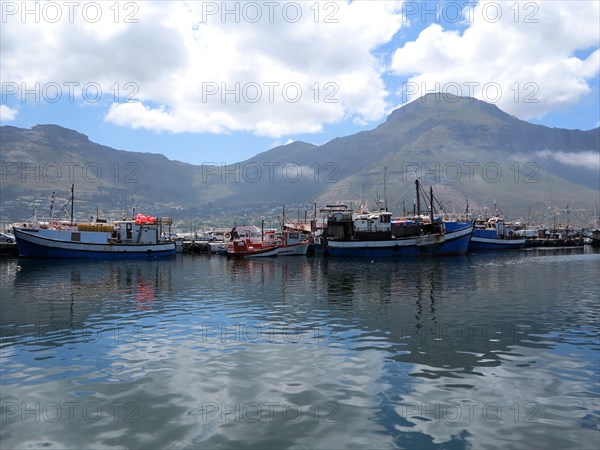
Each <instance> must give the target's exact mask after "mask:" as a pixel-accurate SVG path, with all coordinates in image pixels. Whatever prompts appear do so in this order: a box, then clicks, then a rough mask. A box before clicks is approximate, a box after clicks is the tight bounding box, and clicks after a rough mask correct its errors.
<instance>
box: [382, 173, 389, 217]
mask: <svg viewBox="0 0 600 450" xmlns="http://www.w3.org/2000/svg"><path fill="white" fill-rule="evenodd" d="M386 184H387V166H383V204H384V206H385V210H386V211H387V210H388V204H387V188H386Z"/></svg>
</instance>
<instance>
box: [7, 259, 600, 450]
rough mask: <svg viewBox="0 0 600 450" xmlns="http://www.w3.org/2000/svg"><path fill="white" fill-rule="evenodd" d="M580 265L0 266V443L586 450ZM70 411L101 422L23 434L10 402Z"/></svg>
mask: <svg viewBox="0 0 600 450" xmlns="http://www.w3.org/2000/svg"><path fill="white" fill-rule="evenodd" d="M15 261H16V260H15ZM17 265H21V269H20V270H18V269H17ZM599 269H600V258H599V257H598V254H596V253H585V252H583V253H574V254H569V253H564V252H557V253H551V252H545V253H544V252H531V253H522V252H521V253H518V254H511V255H501V256H494V257H489V256H482V255H468V256H465V257H460V258H434V259H431V260H409V261H406V262H389V261H387V262H373V263H371V262H370V261H361V260H356V261H339V260H335V259H323V258H281V259H265V260H249V261H244V260H227V259H225V258H217V257H212V258H211V257H178V258H176V259H175V260H173V261H156V262H139V263H131V262H128V263H118V262H114V263H100V264H98V263H85V264H47V263H38V262H32V261H27V262H25V261H18V264H17V263H16V262H14V261H12V260H7V261H5V262H3V263H0V277H1V281H2V285H1V288H0V289H1V291H0V293H1V294H2V295H1V303H0V312H1V314H0V321H1V322H0V323H1V325H2V340H1V349H2V353H1V357H2V366H1V368H0V371H1V372H0V373H1V375H2V402H3V404H5V405H9V409H8V410H7V409H6V408H5V409H4V410H3V414H4V416H3V418H4V419H6V421H5V426H3V427H2V438H3V442H6V443H7V445H9V446H10V445H12V446H15V445H16V444H19V445H20V446H23V445H32V446H40V445H43V446H49V445H56V446H88V447H90V446H91V447H101V446H115V445H122V446H125V447H133V448H140V447H161V448H162V447H177V448H178V447H187V448H206V447H211V448H213V447H228V448H230V447H236V448H237V447H254V448H256V447H261V448H267V447H278V448H281V447H294V446H303V447H307V448H330V447H344V446H354V447H356V446H358V447H364V448H367V447H388V448H389V447H401V448H468V447H476V448H480V447H486V446H491V447H498V446H503V447H507V448H511V447H512V448H519V447H523V445H524V443H526V444H527V445H528V446H529V444H530V443H531V442H539V445H540V446H544V447H548V446H554V444H560V446H563V447H586V446H590V444H595V443H596V442H597V438H598V431H599V430H598V418H599V412H598V411H599V410H600V408H599V407H598V393H597V380H598V376H599V369H598V366H597V358H598V350H599V348H598V344H597V343H598V338H599V337H600V329H599V327H598V322H597V318H598V316H597V310H598V306H600V305H599V304H598V303H599V301H598V297H599V296H600V292H599V287H598V283H597V281H596V275H597V273H598V270H599ZM36 327H37V328H36ZM71 401H78V402H79V403H80V409H81V408H82V407H83V405H85V404H89V403H90V402H95V403H97V404H98V405H99V406H102V409H103V411H109V412H110V414H108V415H107V414H106V413H105V414H104V415H103V416H102V417H101V420H98V421H96V422H94V421H90V420H88V419H89V418H86V417H83V416H81V414H79V416H78V419H77V420H74V421H73V422H70V421H68V420H59V421H57V422H50V421H47V420H46V421H44V420H41V421H40V422H35V423H34V424H32V422H31V420H29V421H27V420H21V419H22V417H21V414H20V412H15V410H14V409H11V408H13V406H15V405H18V407H19V408H21V406H20V405H21V404H23V403H24V404H26V405H32V404H35V403H36V402H37V403H40V404H41V405H43V404H48V402H55V403H57V404H60V405H63V404H65V403H68V402H71ZM40 411H42V410H40ZM79 412H81V411H79ZM115 412H118V413H119V414H120V415H119V417H118V419H117V420H115V416H114V413H115ZM41 414H42V413H41V412H40V415H41ZM128 414H129V416H128ZM125 417H129V418H134V419H137V421H125V419H124V418H125ZM42 418H43V417H42ZM32 425H34V426H33V427H32ZM568 430H576V432H575V433H568V432H567V431H568ZM24 436H27V438H24Z"/></svg>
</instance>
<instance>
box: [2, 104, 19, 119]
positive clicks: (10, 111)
mask: <svg viewBox="0 0 600 450" xmlns="http://www.w3.org/2000/svg"><path fill="white" fill-rule="evenodd" d="M17 113H18V111H17V110H16V109H14V108H10V107H8V106H6V105H0V122H11V121H13V120H15V117H17Z"/></svg>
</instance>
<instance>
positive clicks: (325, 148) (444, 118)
mask: <svg viewBox="0 0 600 450" xmlns="http://www.w3.org/2000/svg"><path fill="white" fill-rule="evenodd" d="M0 144H1V145H0V148H1V150H2V151H1V154H0V160H1V162H2V170H3V172H2V174H0V175H1V177H2V195H1V204H0V207H1V211H0V220H2V221H10V220H11V219H15V217H14V216H15V215H22V214H24V213H25V210H27V209H29V210H30V209H31V206H35V205H38V206H42V205H43V203H44V201H45V200H46V201H47V198H48V195H49V193H51V192H53V191H64V192H66V191H68V188H69V187H70V182H71V181H73V182H75V183H76V184H77V190H78V192H80V194H79V200H78V201H79V202H80V205H81V206H82V208H83V209H84V210H86V209H87V211H91V210H95V209H96V207H93V208H92V205H94V204H100V205H102V206H103V207H104V208H118V209H120V210H123V211H125V210H128V209H129V208H131V207H132V206H138V207H139V206H143V207H144V208H145V209H146V210H148V211H150V210H151V211H152V212H153V213H159V212H160V211H164V210H167V213H169V214H171V215H175V216H177V215H181V216H184V215H194V214H201V213H202V214H204V213H206V212H207V211H209V212H210V211H211V210H215V209H219V210H225V211H226V210H228V209H229V210H231V211H232V215H235V214H237V211H238V210H240V208H241V209H246V210H248V209H252V208H254V209H258V210H259V209H261V208H262V209H263V210H264V209H265V208H270V207H275V206H276V205H279V206H280V205H281V204H283V203H286V204H293V205H299V206H301V205H304V206H307V205H310V206H311V208H310V209H311V210H312V205H313V203H314V202H315V201H316V202H320V203H331V202H336V201H346V202H347V201H351V202H354V203H355V204H358V203H364V202H365V201H366V200H371V202H372V201H373V199H375V198H377V197H380V196H381V195H382V194H383V191H387V194H388V197H389V202H388V203H389V205H390V207H391V208H393V210H396V211H399V210H401V209H402V208H404V207H406V205H407V204H408V205H409V206H410V205H411V204H412V201H413V200H412V197H413V196H414V195H413V194H412V192H411V185H412V184H414V178H415V176H420V177H421V179H422V181H423V183H425V184H432V185H434V189H435V191H436V192H437V193H439V195H440V196H443V195H446V196H447V197H448V198H447V199H445V200H444V204H445V205H446V206H448V207H449V208H450V209H454V210H462V209H464V204H465V202H466V200H467V199H468V200H469V202H470V204H471V205H473V207H479V208H481V207H483V206H486V205H487V206H490V205H489V202H490V201H491V200H492V199H493V198H497V199H498V202H499V203H500V204H501V205H504V208H503V209H505V210H509V211H510V213H511V214H512V213H515V214H520V215H524V211H525V210H527V208H528V207H531V205H534V207H535V208H536V210H540V211H541V210H542V209H543V208H546V209H547V208H548V205H550V208H554V209H557V208H559V206H560V208H564V205H565V204H570V205H571V207H572V208H580V209H585V208H588V209H590V208H593V207H594V203H595V202H596V201H597V200H598V193H599V192H598V190H599V189H600V176H599V174H598V168H597V167H596V168H594V167H592V168H591V169H590V168H586V167H585V165H583V164H581V163H580V162H578V161H577V158H579V157H580V156H581V155H588V156H589V155H592V159H593V156H594V155H599V156H598V158H599V159H600V153H599V149H600V128H595V129H592V130H587V131H581V130H567V129H560V128H549V127H545V126H543V125H535V124H530V123H528V122H525V121H522V120H520V119H518V118H516V117H514V116H512V115H509V114H507V113H505V112H503V111H502V110H501V109H499V108H498V107H497V106H496V105H493V104H489V103H485V102H483V101H480V100H476V99H472V98H467V97H455V98H453V97H448V96H447V95H441V94H440V95H437V94H428V95H427V96H425V97H422V98H420V99H417V100H414V101H413V102H411V103H409V104H407V105H404V106H403V107H401V108H399V109H396V110H394V111H392V112H391V113H390V114H389V115H388V117H387V118H386V120H385V122H383V123H381V124H379V125H378V126H377V127H375V128H373V129H371V130H365V131H361V132H359V133H356V134H353V135H349V136H341V137H337V138H334V139H332V140H330V141H328V142H326V143H324V144H322V145H315V144H311V143H307V142H303V141H295V142H292V143H289V144H285V145H281V146H277V147H274V148H271V149H268V150H266V151H264V152H261V153H258V154H257V155H255V156H253V157H252V158H248V159H246V160H244V161H240V162H238V163H233V164H230V165H227V167H217V166H210V165H200V166H198V165H193V164H189V163H185V162H181V161H176V160H170V159H169V158H167V157H166V156H165V155H162V154H157V153H148V152H130V151H127V150H119V149H114V148H111V147H107V146H104V145H102V144H98V143H94V142H92V141H90V140H89V138H88V137H87V136H86V135H84V134H82V133H79V132H78V131H76V130H69V129H66V128H63V127H61V126H59V125H54V124H46V125H36V126H34V127H32V128H30V129H24V128H18V127H13V126H2V127H0ZM565 161H566V162H565ZM19 164H20V166H19ZM28 164H29V165H30V166H28ZM36 164H37V166H36ZM44 164H46V166H44ZM65 164H66V166H65ZM475 164H477V165H475ZM61 165H62V167H61V169H62V170H63V173H62V174H61V175H62V176H61V177H60V178H59V177H57V173H58V169H57V166H61ZM76 165H78V166H81V167H82V169H81V170H79V167H77V169H73V170H72V171H71V172H70V173H69V174H68V175H69V177H67V173H65V172H66V171H68V170H69V169H71V168H75V167H76ZM415 167H416V169H415ZM384 168H387V169H384ZM484 168H485V170H487V172H488V173H485V172H483V169H484ZM84 169H85V170H87V171H88V172H87V174H86V172H85V171H84ZM384 170H386V171H387V180H386V186H383V172H384ZM458 170H460V171H461V173H460V174H459V173H458ZM469 170H471V171H472V172H473V173H470V172H469ZM494 170H495V171H496V172H498V173H499V174H500V177H497V178H498V179H495V178H494ZM27 171H29V172H27ZM36 171H37V172H38V173H37V178H36V174H35V172H36ZM44 171H45V172H44ZM52 175H54V176H52ZM67 178H68V179H67ZM524 179H525V180H526V181H527V183H524V182H523V180H524ZM19 199H20V200H19ZM7 202H8V203H7ZM11 202H12V203H11ZM14 202H17V203H18V204H19V205H20V207H16V206H15V205H14V204H13V203H14ZM19 202H20V203H19ZM371 204H372V203H371ZM20 219H21V217H20V218H19V220H20Z"/></svg>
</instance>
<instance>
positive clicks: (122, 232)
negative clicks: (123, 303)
mask: <svg viewBox="0 0 600 450" xmlns="http://www.w3.org/2000/svg"><path fill="white" fill-rule="evenodd" d="M70 202H71V215H70V218H69V219H68V220H57V219H55V218H54V216H53V215H52V208H51V218H50V219H48V220H40V221H38V220H37V219H36V218H34V219H33V220H32V221H30V222H26V223H23V224H20V225H15V226H13V230H14V235H15V239H16V243H17V251H18V253H19V256H22V257H27V258H88V259H104V260H107V259H145V258H159V257H168V256H173V255H175V243H174V242H173V241H172V240H167V239H163V238H162V237H161V236H162V227H163V225H169V226H170V225H171V223H172V222H171V219H170V218H159V219H157V218H154V217H146V216H143V215H141V214H138V215H137V217H136V219H131V220H119V221H114V222H107V221H100V220H96V221H95V222H92V223H78V222H76V221H75V220H73V187H72V188H71V199H70ZM52 205H54V200H53V201H52ZM63 210H64V207H63Z"/></svg>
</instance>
